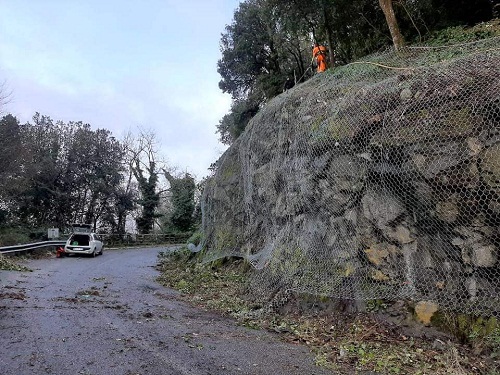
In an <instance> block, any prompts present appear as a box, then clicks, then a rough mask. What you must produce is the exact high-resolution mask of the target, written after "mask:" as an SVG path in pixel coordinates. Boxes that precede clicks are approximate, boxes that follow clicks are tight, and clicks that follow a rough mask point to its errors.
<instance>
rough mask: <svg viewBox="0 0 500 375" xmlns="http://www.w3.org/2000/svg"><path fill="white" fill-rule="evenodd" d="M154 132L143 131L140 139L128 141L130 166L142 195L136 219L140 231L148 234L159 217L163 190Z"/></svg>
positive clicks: (138, 202)
mask: <svg viewBox="0 0 500 375" xmlns="http://www.w3.org/2000/svg"><path fill="white" fill-rule="evenodd" d="M154 138H155V136H154V134H152V133H144V132H142V133H141V134H140V136H139V137H138V139H136V140H135V141H134V140H130V139H129V141H128V142H127V151H128V160H129V167H130V170H131V171H132V174H133V176H134V177H135V179H136V180H137V185H138V190H139V193H140V197H139V198H138V199H137V204H138V205H139V206H140V207H141V211H140V214H139V216H138V217H137V218H136V219H135V221H136V224H137V229H138V231H139V233H143V234H148V233H150V232H151V231H152V230H153V226H154V223H155V219H156V218H157V217H159V215H158V213H157V212H156V211H157V208H158V206H159V204H160V196H161V193H162V192H161V191H159V190H158V181H159V173H160V169H161V165H159V164H161V163H158V162H157V156H158V155H157V151H156V146H155V143H154Z"/></svg>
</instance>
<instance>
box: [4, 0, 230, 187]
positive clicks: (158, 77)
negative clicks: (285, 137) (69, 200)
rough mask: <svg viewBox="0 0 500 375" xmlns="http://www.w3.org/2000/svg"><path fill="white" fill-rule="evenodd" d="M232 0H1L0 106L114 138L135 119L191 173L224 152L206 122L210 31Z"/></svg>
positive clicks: (213, 110)
mask: <svg viewBox="0 0 500 375" xmlns="http://www.w3.org/2000/svg"><path fill="white" fill-rule="evenodd" d="M238 4H239V1H238V0H184V1H178V0H177V1H173V0H142V1H139V0H137V1H133V0H119V1H116V0H106V1H104V0H0V82H2V81H5V83H6V88H7V90H8V91H12V95H11V100H10V101H9V103H8V104H7V107H6V109H5V111H4V112H10V113H12V114H14V115H15V116H17V117H18V118H19V120H20V121H21V122H22V123H24V122H26V121H31V117H32V116H33V114H34V113H35V112H40V113H41V114H45V115H48V116H50V117H52V119H54V120H63V121H83V122H86V123H89V124H91V125H92V127H93V128H106V129H109V130H111V131H112V132H113V134H114V135H115V136H116V137H118V138H121V137H122V136H123V135H124V134H125V133H126V132H128V131H132V132H137V128H138V127H141V128H143V129H145V130H152V131H153V132H154V133H155V134H156V135H157V137H158V143H159V144H160V145H161V149H162V150H161V151H162V154H163V155H164V156H165V157H166V159H167V161H168V162H169V164H170V165H171V166H173V167H177V168H178V169H179V170H181V171H185V170H187V171H188V172H191V173H194V174H195V175H196V177H197V178H201V177H203V176H204V175H206V174H207V168H208V166H209V165H210V164H211V163H212V162H214V161H215V160H216V159H217V158H218V156H219V155H220V154H221V153H222V151H224V149H225V147H224V146H223V145H221V144H220V143H218V141H217V139H218V135H216V134H215V131H216V127H215V125H216V124H217V123H218V122H219V119H220V118H221V117H222V116H223V115H224V114H225V113H227V111H228V110H229V106H230V98H229V96H228V95H225V94H222V92H221V91H220V90H219V88H218V85H217V84H218V81H219V80H220V76H219V75H218V73H217V66H216V64H217V60H218V59H219V58H220V50H219V39H220V35H221V33H222V32H223V31H224V26H225V25H226V24H229V23H231V21H232V16H233V13H234V10H235V9H236V8H237V6H238Z"/></svg>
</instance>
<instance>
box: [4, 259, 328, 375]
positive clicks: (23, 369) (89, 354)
mask: <svg viewBox="0 0 500 375" xmlns="http://www.w3.org/2000/svg"><path fill="white" fill-rule="evenodd" d="M161 250H165V249H136V250H109V251H105V252H104V255H103V256H99V257H97V258H90V257H69V258H60V259H56V258H53V259H43V260H31V261H29V262H28V263H27V266H28V267H30V268H31V269H33V270H34V272H28V273H26V272H24V273H21V272H12V271H0V373H1V374H2V375H10V374H12V375H29V374H71V375H76V374H84V375H100V374H106V375H108V374H109V375H113V374H119V375H136V374H140V375H157V374H158V375H160V374H161V375H170V374H175V375H177V374H179V375H180V374H193V375H207V374H210V375H218V374H221V375H222V374H255V375H258V374H259V375H260V374H262V375H264V374H266V375H274V374H276V375H279V374H284V375H286V374H300V375H313V374H317V375H321V374H331V372H329V371H328V370H325V369H323V368H319V367H316V366H315V365H314V363H313V355H312V354H311V353H310V352H309V351H308V350H307V348H305V347H303V346H299V345H293V344H288V343H284V342H281V341H280V340H279V338H278V337H277V336H275V335H273V334H270V333H268V332H264V331H256V330H251V329H247V328H244V327H239V326H237V325H236V323H235V322H234V321H233V320H231V319H229V318H225V317H221V316H220V315H218V314H216V313H214V312H207V311H204V310H200V309H198V308H195V307H192V306H190V305H188V304H186V303H185V302H182V301H181V300H180V299H179V298H178V296H179V294H178V292H176V291H173V290H170V289H167V288H165V287H163V286H161V285H159V284H157V283H156V281H155V277H156V276H157V275H158V272H157V271H156V270H155V269H154V265H155V263H156V256H157V254H158V251H161Z"/></svg>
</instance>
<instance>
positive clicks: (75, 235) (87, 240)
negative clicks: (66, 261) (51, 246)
mask: <svg viewBox="0 0 500 375" xmlns="http://www.w3.org/2000/svg"><path fill="white" fill-rule="evenodd" d="M72 227H73V232H72V233H71V235H70V236H69V238H68V241H66V245H64V252H65V253H66V255H69V254H88V255H91V256H94V257H95V256H96V255H101V254H102V251H103V249H104V244H103V242H102V239H101V237H100V236H99V235H98V234H97V233H93V232H92V226H91V225H90V224H88V225H87V224H73V225H72Z"/></svg>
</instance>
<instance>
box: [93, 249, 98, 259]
mask: <svg viewBox="0 0 500 375" xmlns="http://www.w3.org/2000/svg"><path fill="white" fill-rule="evenodd" d="M96 255H97V253H96V252H95V249H94V251H92V258H95V257H96Z"/></svg>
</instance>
